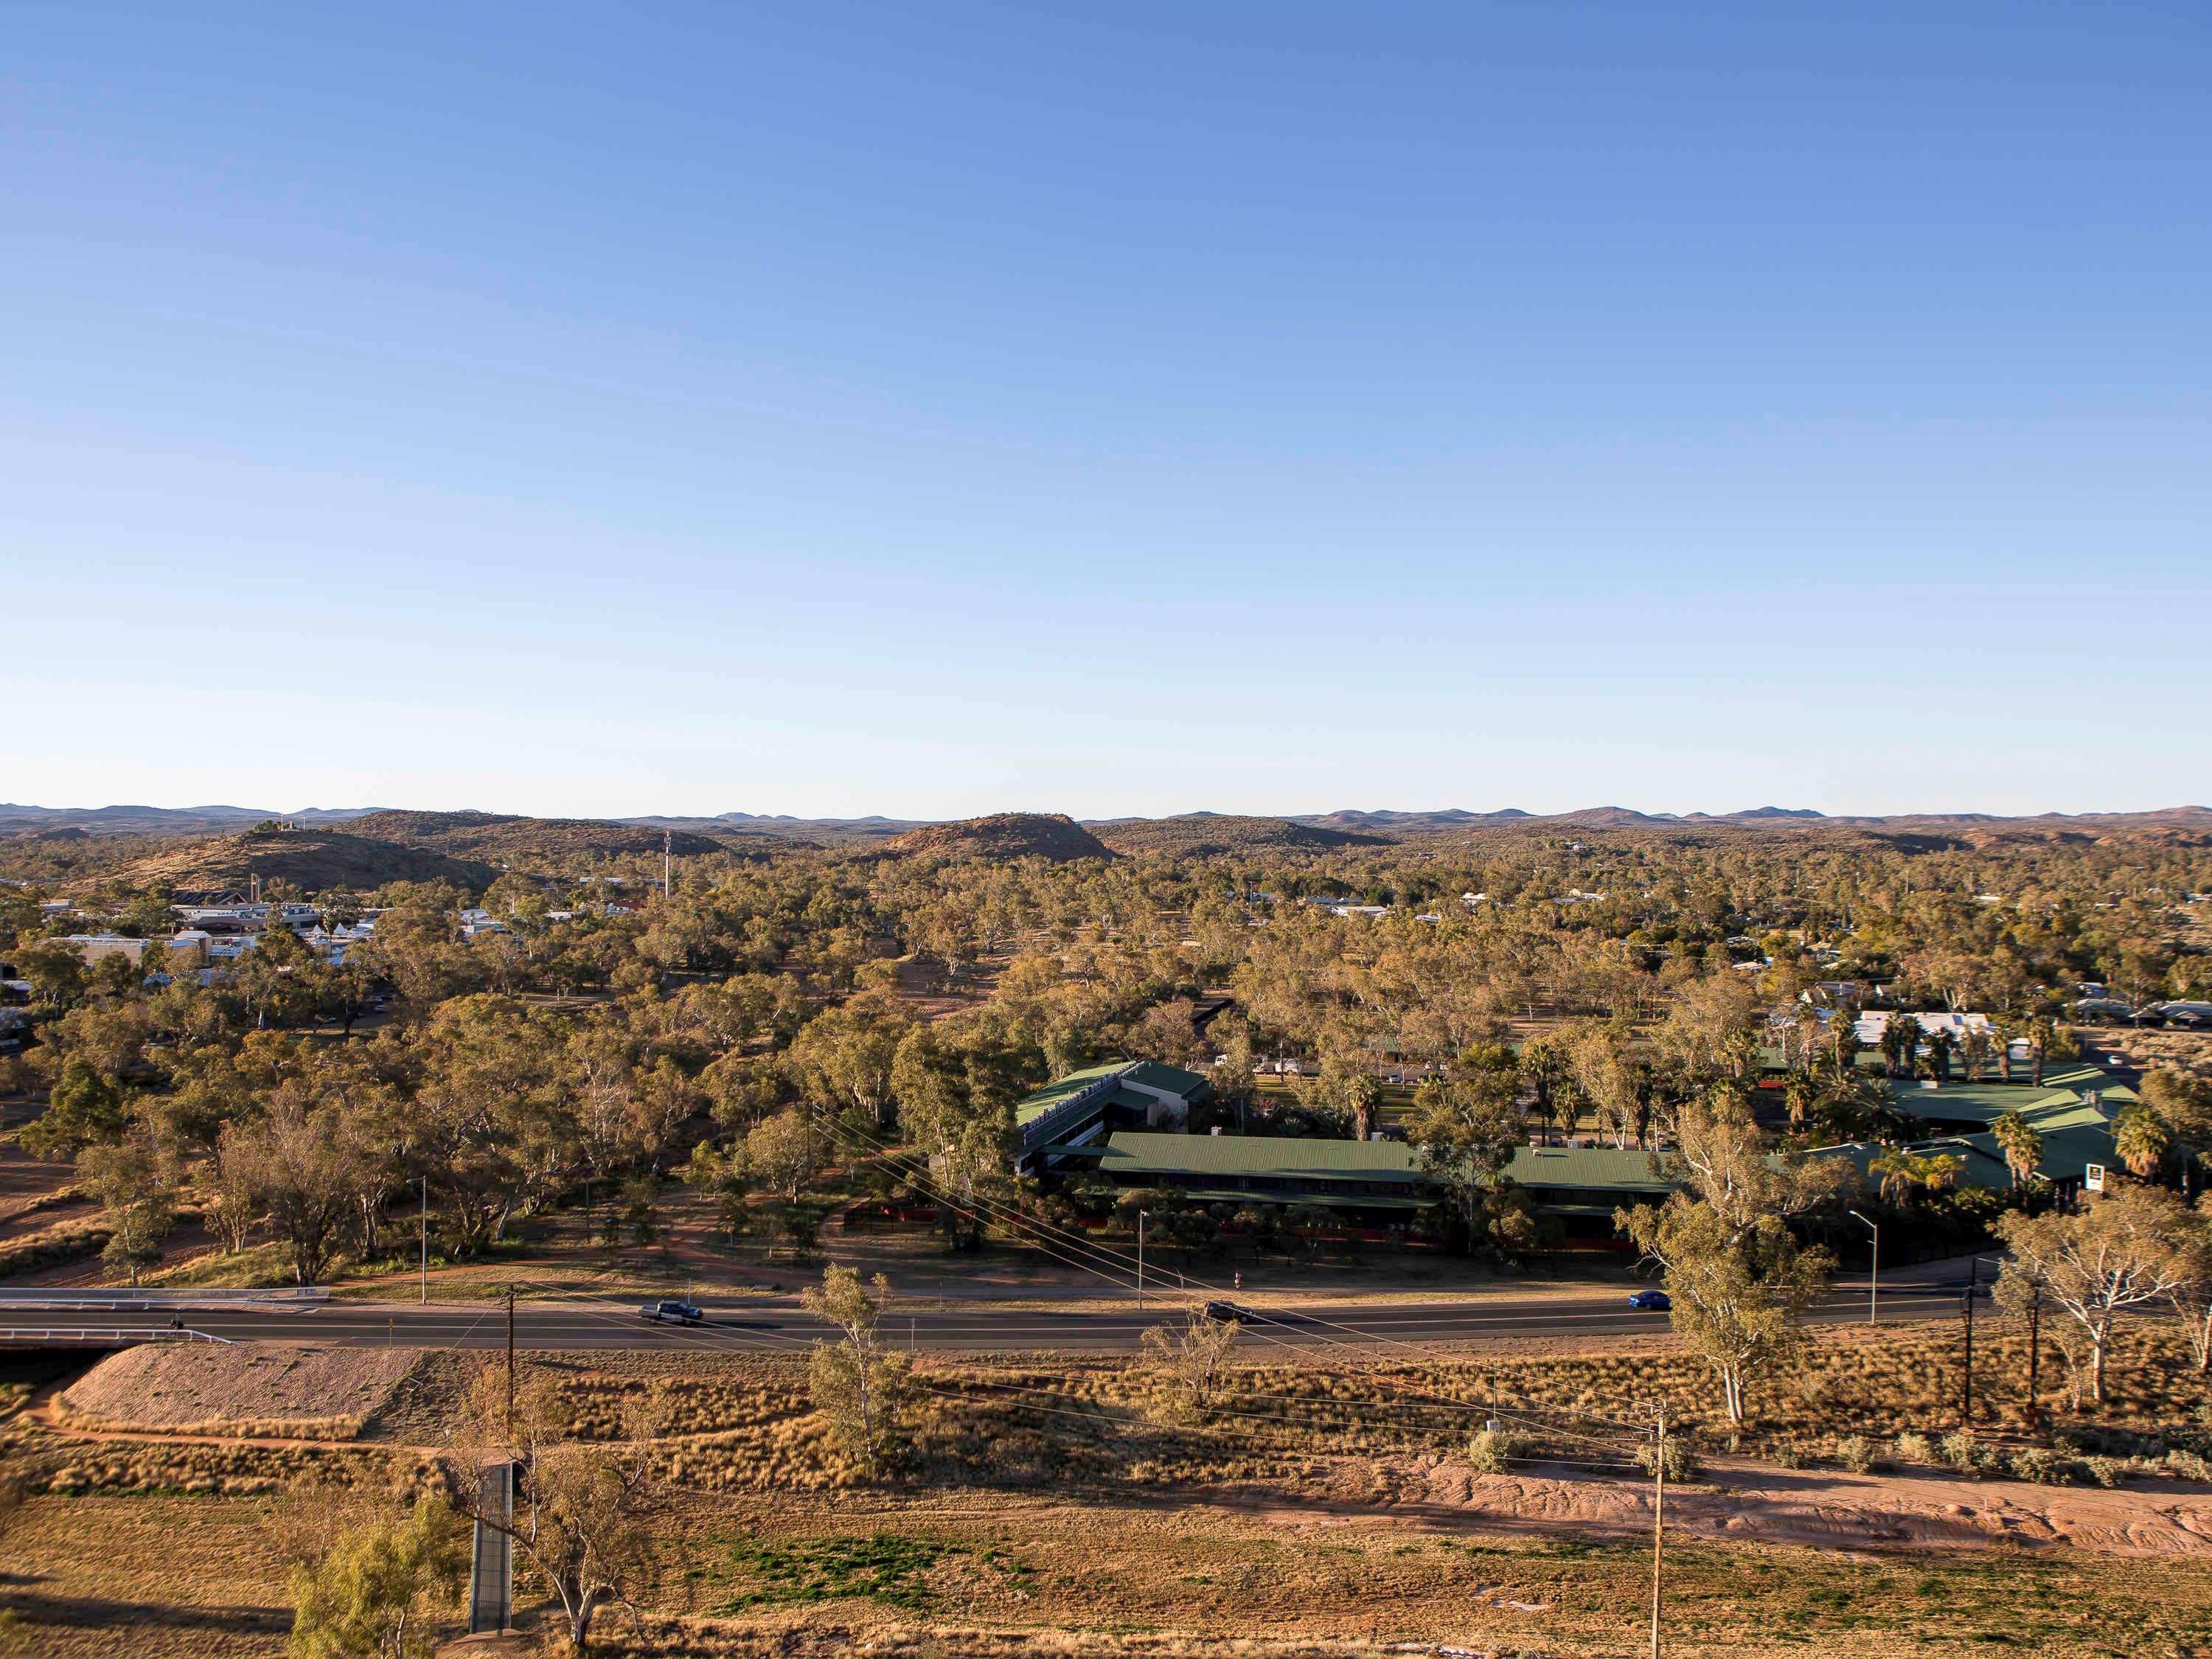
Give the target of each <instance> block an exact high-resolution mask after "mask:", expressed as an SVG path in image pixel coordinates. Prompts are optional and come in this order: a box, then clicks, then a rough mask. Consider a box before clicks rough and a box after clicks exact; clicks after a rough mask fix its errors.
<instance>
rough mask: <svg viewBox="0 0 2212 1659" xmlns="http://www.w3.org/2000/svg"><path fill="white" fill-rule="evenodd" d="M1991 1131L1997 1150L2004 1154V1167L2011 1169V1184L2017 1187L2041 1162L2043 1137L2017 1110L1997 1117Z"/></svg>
mask: <svg viewBox="0 0 2212 1659" xmlns="http://www.w3.org/2000/svg"><path fill="white" fill-rule="evenodd" d="M1992 1133H1994V1134H1995V1135H1996V1143H1997V1150H1998V1151H1999V1152H2002V1153H2003V1154H2004V1161H2005V1168H2007V1169H2008V1170H2011V1171H2012V1184H2013V1185H2014V1186H2015V1187H2018V1186H2019V1185H2020V1183H2021V1182H2023V1181H2025V1180H2027V1178H2028V1176H2032V1175H2033V1174H2034V1173H2035V1166H2036V1165H2037V1164H2040V1163H2042V1162H2043V1137H2042V1136H2041V1135H2039V1134H2038V1133H2036V1132H2035V1128H2034V1126H2033V1124H2031V1123H2029V1122H2028V1121H2027V1119H2026V1118H2024V1117H2022V1116H2021V1115H2020V1114H2019V1113H2018V1112H2007V1113H2006V1114H2005V1115H2003V1116H2002V1117H2001V1118H1999V1119H1998V1120H1997V1121H1996V1124H1995V1125H1994V1126H1993V1129H1992Z"/></svg>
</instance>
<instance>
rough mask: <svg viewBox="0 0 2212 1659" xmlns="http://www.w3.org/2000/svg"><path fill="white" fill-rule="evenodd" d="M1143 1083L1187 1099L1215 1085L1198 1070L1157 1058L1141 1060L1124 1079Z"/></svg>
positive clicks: (1149, 1087) (1148, 1086)
mask: <svg viewBox="0 0 2212 1659" xmlns="http://www.w3.org/2000/svg"><path fill="white" fill-rule="evenodd" d="M1122 1080H1123V1081H1124V1082H1127V1083H1141V1084H1143V1085H1145V1086H1146V1088H1148V1089H1164V1090H1166V1091H1168V1092H1169V1093H1170V1094H1171V1095H1180V1096H1182V1097H1183V1098H1184V1099H1185V1100H1189V1099H1192V1098H1193V1097H1196V1096H1198V1095H1202V1094H1204V1093H1205V1092H1206V1091H1207V1090H1208V1089H1211V1088H1212V1086H1213V1085H1212V1081H1211V1080H1210V1079H1206V1078H1204V1077H1201V1076H1200V1075H1199V1074H1198V1073H1196V1072H1186V1071H1185V1070H1183V1068H1182V1066H1169V1065H1166V1064H1164V1063H1163V1062H1162V1061H1160V1060H1139V1061H1138V1062H1137V1063H1136V1064H1135V1065H1134V1066H1131V1067H1130V1068H1129V1070H1128V1073H1127V1075H1126V1076H1125V1077H1124V1079H1122Z"/></svg>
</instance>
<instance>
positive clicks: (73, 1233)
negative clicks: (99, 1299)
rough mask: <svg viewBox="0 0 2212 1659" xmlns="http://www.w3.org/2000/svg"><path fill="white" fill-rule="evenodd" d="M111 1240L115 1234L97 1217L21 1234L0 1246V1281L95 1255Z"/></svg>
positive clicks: (79, 1218)
mask: <svg viewBox="0 0 2212 1659" xmlns="http://www.w3.org/2000/svg"><path fill="white" fill-rule="evenodd" d="M114 1236H115V1230H114V1229H113V1228H112V1227H110V1226H109V1225H107V1223H106V1221H105V1220H103V1219H102V1218H100V1217H99V1216H78V1217H74V1218H71V1219H70V1220H67V1221H58V1222H56V1223H54V1224H53V1225H52V1226H50V1227H41V1228H39V1229H38V1230H37V1231H33V1232H27V1233H23V1234H21V1235H19V1236H17V1237H14V1238H11V1239H9V1240H8V1241H7V1242H6V1243H0V1279H19V1278H21V1276H22V1275H23V1274H25V1273H38V1272H40V1271H41V1270H42V1269H45V1268H47V1267H60V1266H61V1265H62V1264H63V1263H64V1262H66V1261H82V1260H84V1259H85V1258H86V1257H87V1256H93V1255H99V1254H100V1251H102V1250H104V1249H106V1248H107V1241H108V1240H109V1239H110V1238H112V1237H114Z"/></svg>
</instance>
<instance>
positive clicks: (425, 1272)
mask: <svg viewBox="0 0 2212 1659" xmlns="http://www.w3.org/2000/svg"><path fill="white" fill-rule="evenodd" d="M429 1299H430V1177H429V1176H423V1177H422V1295H421V1297H418V1298H417V1300H419V1301H422V1302H425V1303H427V1302H428V1301H429Z"/></svg>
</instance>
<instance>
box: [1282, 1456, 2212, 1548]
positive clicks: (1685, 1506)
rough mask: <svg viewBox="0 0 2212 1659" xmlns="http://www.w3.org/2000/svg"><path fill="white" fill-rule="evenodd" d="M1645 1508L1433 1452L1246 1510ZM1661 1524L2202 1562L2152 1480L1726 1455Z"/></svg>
mask: <svg viewBox="0 0 2212 1659" xmlns="http://www.w3.org/2000/svg"><path fill="white" fill-rule="evenodd" d="M1651 1500H1652V1493H1651V1488H1650V1486H1649V1484H1647V1483H1645V1482H1643V1481H1632V1480H1618V1479H1607V1478H1601V1477H1595V1476H1585V1475H1581V1474H1571V1473H1565V1472H1559V1473H1547V1472H1545V1471H1544V1470H1543V1469H1541V1467H1540V1468H1532V1469H1531V1470H1530V1471H1529V1472H1528V1473H1526V1474H1504V1475H1486V1474H1477V1473H1476V1472H1475V1471H1474V1469H1473V1468H1469V1467H1468V1465H1467V1464H1464V1463H1461V1462H1454V1461H1452V1460H1449V1459H1443V1458H1434V1457H1413V1458H1403V1459H1369V1458H1358V1459H1347V1460H1346V1461H1345V1462H1343V1463H1341V1464H1340V1465H1339V1466H1338V1468H1337V1469H1336V1471H1335V1473H1334V1474H1333V1475H1332V1476H1331V1477H1330V1479H1329V1480H1328V1484H1327V1486H1326V1489H1325V1493H1324V1495H1323V1496H1322V1498H1321V1499H1320V1500H1319V1501H1318V1502H1317V1503H1314V1504H1300V1505H1298V1506H1297V1507H1296V1508H1294V1509H1288V1508H1279V1507H1277V1506H1274V1505H1273V1504H1260V1505H1257V1506H1256V1507H1259V1508H1260V1509H1261V1510H1262V1511H1263V1512H1264V1513H1266V1514H1267V1517H1268V1518H1269V1519H1271V1520H1273V1521H1275V1522H1279V1524H1281V1525H1284V1526H1295V1527H1299V1528H1308V1527H1319V1528H1330V1527H1356V1526H1359V1525H1362V1524H1364V1523H1366V1522H1375V1521H1380V1520H1384V1519H1387V1520H1389V1521H1390V1522H1394V1523H1403V1522H1407V1521H1413V1522H1417V1523H1431V1524H1433V1525H1435V1526H1437V1527H1438V1528H1452V1529H1454V1530H1466V1529H1468V1528H1474V1529H1479V1530H1481V1531H1486V1532H1494V1533H1502V1534H1516V1533H1527V1534H1543V1535H1546V1536H1552V1537H1556V1536H1557V1535H1559V1534H1560V1533H1561V1532H1564V1531H1569V1530H1575V1529H1583V1530H1587V1531H1589V1532H1591V1533H1593V1534H1605V1535H1615V1536H1627V1535H1642V1534H1648V1533H1649V1532H1650V1529H1651ZM1239 1507H1243V1505H1241V1504H1240V1505H1239ZM1667 1527H1668V1531H1669V1532H1670V1533H1674V1532H1680V1533H1686V1534H1692V1535H1696V1536H1703V1537H1707V1538H1711V1539H1715V1540H1734V1541H1743V1542H1754V1543H1766V1544H1804V1545H1810V1546H1813V1547H1817V1548H1822V1549H1843V1550H1857V1549H1881V1548H1884V1547H1890V1548H1894V1547H1897V1546H1899V1545H1928V1546H1932V1547H1940V1548H1946V1549H1973V1548H1979V1547H1988V1546H1991V1545H2031V1546H2033V1545H2063V1546H2066V1547H2070V1548H2073V1549H2078V1550H2087V1551H2089V1552H2092V1553H2097V1554H2103V1555H2148V1556H2183V1557H2191V1558H2197V1559H2212V1486H2207V1485H2203V1484H2201V1483H2197V1482H2180V1481H2161V1482H2159V1483H2157V1484H2156V1485H2142V1486H2135V1487H2131V1488H2120V1489H2115V1490H2112V1491H2104V1490H2100V1489H2094V1488H2083V1487H2066V1486H2032V1485H2029V1484H2027V1483H2026V1482H2022V1481H2016V1480H1961V1479H1958V1478H1954V1477H1950V1476H1946V1475H1942V1474H1844V1473H1843V1472H1841V1471H1838V1470H1813V1469H1808V1470H1789V1469H1778V1468H1771V1467H1769V1466H1766V1465H1764V1464H1758V1463H1751V1462H1725V1461H1724V1462H1715V1463H1713V1464H1711V1465H1710V1466H1709V1468H1708V1469H1707V1471H1706V1474H1705V1475H1704V1476H1703V1477H1702V1478H1701V1480H1699V1482H1698V1483H1696V1484H1692V1485H1687V1486H1670V1487H1668V1492H1667Z"/></svg>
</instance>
